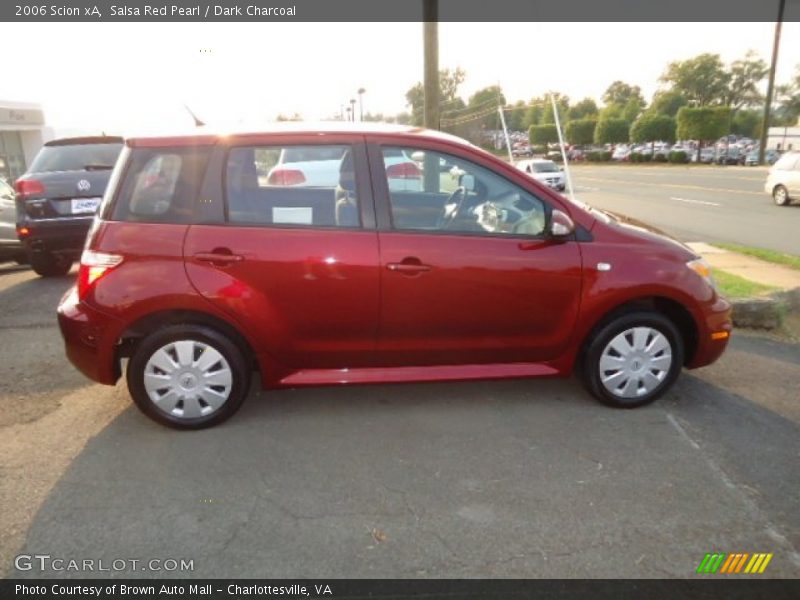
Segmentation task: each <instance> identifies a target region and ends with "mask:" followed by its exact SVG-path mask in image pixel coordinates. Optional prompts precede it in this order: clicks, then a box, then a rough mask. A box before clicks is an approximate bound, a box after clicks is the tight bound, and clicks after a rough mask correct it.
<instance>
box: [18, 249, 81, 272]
mask: <svg viewBox="0 0 800 600" xmlns="http://www.w3.org/2000/svg"><path fill="white" fill-rule="evenodd" d="M28 262H29V263H30V265H31V268H32V269H33V270H34V271H35V272H36V274H37V275H39V276H41V277H61V276H63V275H66V274H67V273H69V270H70V269H71V268H72V259H71V258H70V257H67V256H65V255H63V254H53V253H52V252H31V253H30V254H28Z"/></svg>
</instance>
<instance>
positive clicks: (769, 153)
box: [744, 148, 781, 167]
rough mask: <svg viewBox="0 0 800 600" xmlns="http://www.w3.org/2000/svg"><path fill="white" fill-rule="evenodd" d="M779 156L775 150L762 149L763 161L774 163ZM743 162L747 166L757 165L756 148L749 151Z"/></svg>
mask: <svg viewBox="0 0 800 600" xmlns="http://www.w3.org/2000/svg"><path fill="white" fill-rule="evenodd" d="M780 157H781V155H780V153H778V151H777V150H772V149H770V150H765V151H764V162H766V163H767V164H768V165H774V164H775V163H776V162H777V160H778V159H779V158H780ZM744 164H745V165H746V166H748V167H755V166H756V165H758V148H756V149H754V150H753V151H751V152H750V153H749V154H748V155H747V157H746V158H745V159H744Z"/></svg>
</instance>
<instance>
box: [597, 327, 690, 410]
mask: <svg viewBox="0 0 800 600" xmlns="http://www.w3.org/2000/svg"><path fill="white" fill-rule="evenodd" d="M682 365H683V341H682V339H681V335H680V332H679V331H678V329H677V328H676V327H675V325H674V324H673V323H672V321H670V320H669V319H667V318H666V317H665V316H663V315H661V314H660V313H656V312H647V311H641V312H635V313H628V314H625V315H622V316H620V317H617V318H616V319H614V320H612V321H611V322H609V323H607V324H605V325H604V326H602V327H601V328H600V329H599V331H597V332H596V333H595V334H594V336H593V337H592V338H591V339H590V340H589V342H588V346H587V348H586V352H585V355H584V360H583V364H582V371H583V372H582V375H583V380H584V383H585V384H586V386H587V388H588V389H589V391H590V392H591V393H592V394H593V395H594V396H595V397H596V398H597V399H598V400H600V401H601V402H603V403H604V404H607V405H609V406H613V407H615V408H636V407H638V406H643V405H645V404H649V403H650V402H653V401H654V400H656V399H657V398H659V397H660V396H661V395H662V394H664V393H665V392H666V391H667V390H668V389H669V388H670V387H671V386H672V384H673V383H674V382H675V379H677V377H678V375H679V373H680V371H681V367H682Z"/></svg>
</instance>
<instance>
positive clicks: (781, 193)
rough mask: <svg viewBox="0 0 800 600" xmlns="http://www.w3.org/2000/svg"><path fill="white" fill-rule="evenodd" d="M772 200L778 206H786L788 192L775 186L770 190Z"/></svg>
mask: <svg viewBox="0 0 800 600" xmlns="http://www.w3.org/2000/svg"><path fill="white" fill-rule="evenodd" d="M772 199H773V200H774V201H775V204H777V205H778V206H786V205H787V204H789V192H788V190H787V189H786V188H785V187H784V186H782V185H776V186H775V189H774V190H772Z"/></svg>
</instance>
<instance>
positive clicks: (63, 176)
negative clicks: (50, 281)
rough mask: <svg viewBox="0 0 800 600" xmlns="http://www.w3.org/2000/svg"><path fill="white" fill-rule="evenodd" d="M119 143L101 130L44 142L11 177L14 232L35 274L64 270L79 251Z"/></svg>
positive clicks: (54, 273)
mask: <svg viewBox="0 0 800 600" xmlns="http://www.w3.org/2000/svg"><path fill="white" fill-rule="evenodd" d="M122 146H123V143H122V138H119V137H105V136H104V137H83V138H67V139H60V140H53V141H50V142H47V143H46V144H45V145H44V146H43V147H42V148H41V150H39V153H38V154H37V155H36V158H34V159H33V162H32V163H31V166H30V168H29V169H28V171H27V172H26V173H25V174H24V175H23V176H22V177H20V178H19V179H17V181H16V182H15V183H14V189H15V190H16V192H17V235H18V236H19V239H20V240H21V241H22V243H23V246H24V248H25V252H26V255H27V260H28V262H30V265H31V267H32V268H33V270H34V271H36V273H37V274H39V275H41V276H43V277H49V276H55V275H64V274H66V273H67V272H68V271H69V270H70V267H71V266H72V263H73V261H75V260H76V259H77V258H78V257H79V256H80V253H81V249H82V248H83V242H84V241H85V239H86V232H87V231H88V230H89V226H90V225H91V223H92V219H93V218H94V214H95V212H96V211H97V207H98V206H99V205H100V200H101V199H102V197H103V194H104V193H105V189H106V185H107V184H108V179H109V177H110V175H111V169H113V168H114V163H115V162H116V161H117V157H118V156H119V153H120V151H121V150H122ZM152 176H153V177H155V176H157V174H156V173H153V174H152Z"/></svg>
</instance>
